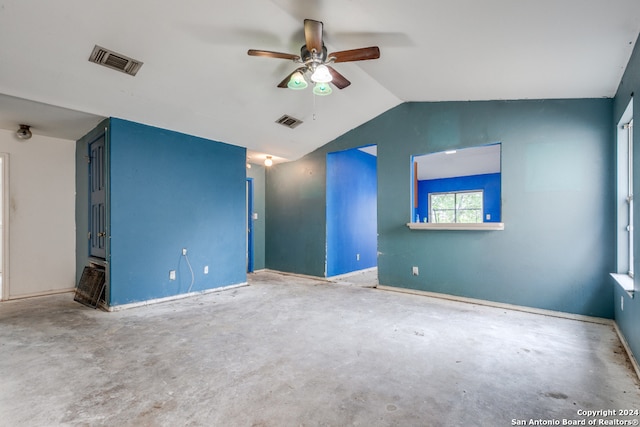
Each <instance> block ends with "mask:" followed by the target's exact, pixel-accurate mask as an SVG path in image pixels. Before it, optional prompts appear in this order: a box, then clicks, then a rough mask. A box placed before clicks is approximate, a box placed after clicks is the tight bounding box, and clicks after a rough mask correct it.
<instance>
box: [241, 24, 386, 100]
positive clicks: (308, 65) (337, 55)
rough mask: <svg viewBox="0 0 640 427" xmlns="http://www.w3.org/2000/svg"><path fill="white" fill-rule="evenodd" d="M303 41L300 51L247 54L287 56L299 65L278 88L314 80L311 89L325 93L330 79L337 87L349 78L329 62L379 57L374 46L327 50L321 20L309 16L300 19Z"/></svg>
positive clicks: (300, 86)
mask: <svg viewBox="0 0 640 427" xmlns="http://www.w3.org/2000/svg"><path fill="white" fill-rule="evenodd" d="M304 38H305V43H306V44H305V45H303V46H302V47H301V48H300V55H295V54H291V53H282V52H272V51H269V50H256V49H249V51H248V52H247V54H249V55H250V56H264V57H267V58H278V59H290V60H292V61H293V62H295V63H297V64H300V65H301V66H300V67H298V68H297V69H296V70H294V71H293V72H292V73H291V74H289V75H288V76H287V77H286V78H285V79H284V80H282V81H281V82H280V84H278V87H280V88H289V89H295V90H297V89H305V88H306V87H307V86H308V83H307V81H310V82H312V83H313V84H314V88H313V93H315V94H316V95H329V94H330V93H331V86H330V85H329V83H333V84H334V85H335V86H336V87H337V88H338V89H344V88H345V87H347V86H349V85H350V84H351V82H350V81H349V80H347V79H346V78H345V77H344V76H343V75H342V74H340V73H339V72H337V71H336V70H335V69H334V68H333V67H332V66H331V65H330V64H333V63H338V62H350V61H363V60H367V59H378V58H380V49H379V48H378V46H371V47H363V48H360V49H351V50H342V51H339V52H333V53H330V54H327V48H326V47H325V45H324V42H323V41H322V22H320V21H314V20H313V19H305V20H304Z"/></svg>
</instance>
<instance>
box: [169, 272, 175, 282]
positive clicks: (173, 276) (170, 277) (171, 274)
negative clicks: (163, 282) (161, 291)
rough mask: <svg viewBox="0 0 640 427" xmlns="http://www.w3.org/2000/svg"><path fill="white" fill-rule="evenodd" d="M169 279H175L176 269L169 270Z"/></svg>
mask: <svg viewBox="0 0 640 427" xmlns="http://www.w3.org/2000/svg"><path fill="white" fill-rule="evenodd" d="M169 280H176V271H175V270H171V271H169Z"/></svg>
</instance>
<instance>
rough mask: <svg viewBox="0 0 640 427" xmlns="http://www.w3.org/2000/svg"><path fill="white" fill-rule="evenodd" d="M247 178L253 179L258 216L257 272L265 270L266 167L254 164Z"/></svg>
mask: <svg viewBox="0 0 640 427" xmlns="http://www.w3.org/2000/svg"><path fill="white" fill-rule="evenodd" d="M247 178H252V179H253V212H255V213H257V214H258V219H257V220H255V221H253V269H254V271H257V270H263V269H264V268H265V260H264V246H265V225H266V217H265V214H266V209H265V189H264V187H265V178H266V176H265V167H264V166H262V165H256V164H252V165H251V168H250V169H247Z"/></svg>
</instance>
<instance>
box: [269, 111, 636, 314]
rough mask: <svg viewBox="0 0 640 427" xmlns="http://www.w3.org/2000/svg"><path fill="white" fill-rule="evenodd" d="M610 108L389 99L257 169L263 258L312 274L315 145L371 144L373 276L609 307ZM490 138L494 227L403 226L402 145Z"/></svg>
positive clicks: (518, 300) (318, 244) (556, 306)
mask: <svg viewBox="0 0 640 427" xmlns="http://www.w3.org/2000/svg"><path fill="white" fill-rule="evenodd" d="M639 110H640V109H639ZM612 116H613V101H612V100H611V99H575V100H523V101H477V102H434V103H405V104H401V105H399V106H397V107H395V108H393V109H391V110H389V111H387V112H385V113H383V114H381V115H380V116H378V117H376V118H375V119H373V120H371V121H369V122H367V123H365V124H363V125H362V126H360V127H358V128H355V129H353V130H351V131H350V132H348V133H346V134H344V135H342V136H341V137H339V138H337V139H336V140H334V141H332V142H330V143H329V144H327V145H325V146H324V147H321V148H319V149H318V150H316V151H314V152H313V153H311V154H309V155H307V156H305V157H303V158H302V159H300V160H298V161H295V162H291V163H288V164H286V165H278V166H279V167H278V168H273V169H272V170H270V171H269V172H268V176H267V189H266V191H267V204H268V206H267V211H268V212H269V219H268V221H267V245H268V248H267V253H268V255H267V267H268V268H274V269H278V270H283V271H289V272H295V273H303V274H311V275H317V276H321V275H322V273H323V272H324V268H323V267H324V265H323V264H324V260H325V245H324V243H325V230H326V220H325V202H326V189H325V179H326V178H325V175H326V153H329V152H335V151H341V150H346V149H349V148H355V147H359V146H363V145H367V144H375V145H377V147H378V157H377V166H378V233H379V237H378V251H379V255H378V277H379V281H380V283H381V284H382V285H388V286H396V287H402V288H410V289H418V290H425V291H433V292H439V293H443V294H450V295H458V296H463V297H471V298H478V299H483V300H489V301H495V302H502V303H511V304H517V305H523V306H529V307H535V308H541V309H549V310H557V311H563V312H568V313H576V314H584V315H591V316H600V317H605V318H612V317H613V306H612V304H611V300H612V298H613V286H612V285H611V282H610V278H609V273H610V271H611V269H612V268H613V266H614V265H615V264H614V262H615V259H614V253H613V250H612V249H611V248H614V247H615V235H614V224H615V212H614V203H613V200H614V199H613V197H614V196H613V194H614V190H613V189H614V177H615V174H614V170H613V168H614V161H615V159H614V145H615V144H614V140H613V131H612V129H613V128H612ZM495 141H501V143H502V212H501V220H502V222H504V224H505V229H504V231H460V230H457V231H443V230H439V231H433V230H431V231H424V230H410V229H409V228H408V227H407V226H406V223H407V222H409V221H410V220H411V212H412V209H411V199H412V193H411V185H412V167H411V159H412V156H413V155H418V154H426V153H433V152H438V151H443V150H446V149H454V148H455V149H458V148H464V147H472V146H480V145H486V144H490V143H494V142H495ZM638 152H640V150H638ZM272 218H273V220H272ZM272 237H273V239H272ZM287 255H290V256H287ZM412 266H418V267H419V269H420V275H419V276H413V275H412V274H411V269H412Z"/></svg>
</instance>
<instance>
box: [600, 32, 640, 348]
mask: <svg viewBox="0 0 640 427" xmlns="http://www.w3.org/2000/svg"><path fill="white" fill-rule="evenodd" d="M632 94H633V115H634V124H635V127H636V128H637V127H638V119H637V116H638V113H639V112H640V103H639V100H640V38H639V39H638V41H636V45H635V48H634V50H633V54H632V56H631V59H630V60H629V63H628V65H627V68H626V70H625V72H624V75H623V76H622V82H621V83H620V86H619V87H618V91H617V93H616V97H615V99H614V115H613V123H614V124H617V123H618V122H619V121H620V119H621V118H622V114H623V113H624V110H625V108H626V107H627V105H628V104H629V101H630V100H631V98H632ZM613 132H615V131H614V130H613V127H612V133H613ZM611 150H612V152H615V145H612V147H611ZM633 169H634V171H635V172H634V176H633V186H634V188H636V189H637V188H640V173H638V171H640V132H637V131H636V132H635V133H634V141H633ZM614 176H615V175H614ZM610 191H611V197H610V198H609V200H607V202H608V203H609V204H610V205H612V206H613V205H615V183H614V184H612V185H611V189H610ZM635 203H636V204H635V208H634V218H633V221H634V224H635V229H636V231H635V233H634V241H633V245H634V247H635V248H636V249H635V262H634V266H633V269H634V271H635V272H636V275H635V277H634V289H635V290H636V292H635V298H631V297H629V295H628V294H627V293H626V292H625V291H624V290H623V289H622V288H621V287H620V286H618V285H617V284H613V280H611V286H612V287H613V288H614V289H615V295H614V298H613V306H614V307H615V319H616V323H617V324H618V327H619V328H620V331H621V332H622V334H623V335H624V337H625V339H626V341H627V343H628V344H629V347H630V348H631V351H632V352H633V354H634V356H635V359H636V360H639V358H640V285H639V284H638V272H640V250H638V248H640V232H638V230H639V229H640V227H638V224H640V209H638V207H637V206H638V204H637V203H638V202H637V201H636V202H635ZM615 225H616V223H615V221H612V223H611V225H610V227H611V228H612V229H615ZM604 250H610V251H611V252H614V251H615V245H613V244H612V245H610V246H608V247H607V248H605V249H604ZM614 268H615V264H612V266H611V271H612V272H613V271H614ZM621 299H623V300H624V309H622V307H621V302H620V300H621Z"/></svg>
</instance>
